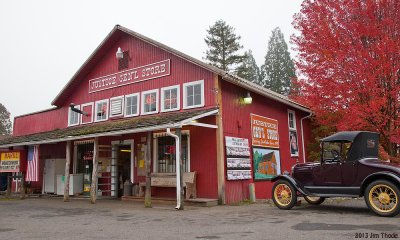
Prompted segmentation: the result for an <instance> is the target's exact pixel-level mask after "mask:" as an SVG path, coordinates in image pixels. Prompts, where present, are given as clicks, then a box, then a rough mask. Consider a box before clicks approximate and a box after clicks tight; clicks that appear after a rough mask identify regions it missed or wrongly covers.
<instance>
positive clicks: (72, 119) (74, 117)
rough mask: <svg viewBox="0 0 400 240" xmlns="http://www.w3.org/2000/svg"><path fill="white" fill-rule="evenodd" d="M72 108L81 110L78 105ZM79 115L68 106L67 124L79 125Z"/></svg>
mask: <svg viewBox="0 0 400 240" xmlns="http://www.w3.org/2000/svg"><path fill="white" fill-rule="evenodd" d="M74 108H76V109H78V110H81V106H80V105H76V106H74ZM79 120H80V116H79V113H77V112H74V111H72V110H71V108H70V107H69V108H68V126H76V125H79Z"/></svg>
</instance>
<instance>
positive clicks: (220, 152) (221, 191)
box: [214, 74, 226, 204]
mask: <svg viewBox="0 0 400 240" xmlns="http://www.w3.org/2000/svg"><path fill="white" fill-rule="evenodd" d="M214 89H215V91H216V95H215V104H216V105H217V106H218V108H219V109H218V114H217V115H216V124H217V126H218V128H217V139H216V141H217V178H218V203H219V204H225V203H226V196H225V155H224V129H223V122H222V92H221V91H222V90H221V81H220V80H219V77H218V74H214Z"/></svg>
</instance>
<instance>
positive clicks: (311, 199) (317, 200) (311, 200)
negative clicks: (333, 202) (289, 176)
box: [304, 196, 325, 205]
mask: <svg viewBox="0 0 400 240" xmlns="http://www.w3.org/2000/svg"><path fill="white" fill-rule="evenodd" d="M304 199H305V200H306V201H307V202H308V203H309V204H311V205H320V204H321V203H323V202H324V201H325V198H324V197H314V196H304Z"/></svg>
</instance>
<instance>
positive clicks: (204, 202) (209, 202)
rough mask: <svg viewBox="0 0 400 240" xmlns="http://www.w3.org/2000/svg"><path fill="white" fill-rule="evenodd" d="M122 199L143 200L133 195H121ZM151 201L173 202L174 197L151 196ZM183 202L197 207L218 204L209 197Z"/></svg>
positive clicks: (174, 201) (174, 200) (216, 200)
mask: <svg viewBox="0 0 400 240" xmlns="http://www.w3.org/2000/svg"><path fill="white" fill-rule="evenodd" d="M121 200H122V201H135V202H143V201H144V198H143V197H135V196H123V197H122V198H121ZM151 201H152V202H154V203H166V204H175V203H176V199H175V198H159V197H152V198H151ZM184 204H187V205H190V206H198V207H213V206H217V205H218V199H209V198H191V199H185V200H184Z"/></svg>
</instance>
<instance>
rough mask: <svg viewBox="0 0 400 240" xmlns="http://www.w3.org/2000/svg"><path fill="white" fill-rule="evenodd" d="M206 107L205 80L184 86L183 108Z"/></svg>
mask: <svg viewBox="0 0 400 240" xmlns="http://www.w3.org/2000/svg"><path fill="white" fill-rule="evenodd" d="M196 107H204V80H200V81H195V82H189V83H184V84H183V108H184V109H188V108H196Z"/></svg>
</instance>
